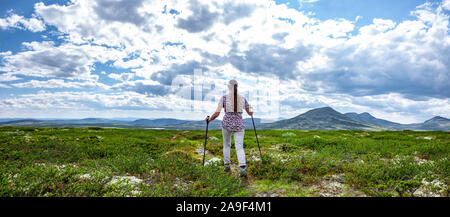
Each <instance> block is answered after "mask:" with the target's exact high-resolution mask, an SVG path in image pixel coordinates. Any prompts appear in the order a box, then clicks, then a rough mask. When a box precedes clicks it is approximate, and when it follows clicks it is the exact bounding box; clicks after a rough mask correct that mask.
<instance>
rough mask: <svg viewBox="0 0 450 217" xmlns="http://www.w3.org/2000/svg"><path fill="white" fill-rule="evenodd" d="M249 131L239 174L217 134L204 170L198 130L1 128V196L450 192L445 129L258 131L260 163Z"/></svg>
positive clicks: (448, 135) (209, 146)
mask: <svg viewBox="0 0 450 217" xmlns="http://www.w3.org/2000/svg"><path fill="white" fill-rule="evenodd" d="M245 134H246V136H245V140H244V144H245V151H246V156H247V164H248V172H249V174H248V178H247V179H240V178H239V177H238V168H237V166H236V165H232V172H231V173H225V172H223V166H222V165H221V159H222V135H221V131H218V130H212V131H210V132H208V135H209V139H208V144H207V152H206V160H207V165H206V166H205V167H203V166H202V165H201V163H202V157H203V142H204V131H195V130H193V131H175V130H144V129H113V128H99V127H88V128H41V127H37V128H36V127H10V126H6V127H0V158H1V160H0V170H1V172H0V196H9V197H22V196H25V197H26V196H44V197H47V196H48V197H55V196H58V197H60V196H62V197H71V196H87V197H91V196H139V197H147V196H149V197H154V196H158V197H181V196H193V197H204V196H213V197H223V196H232V197H240V196H267V197H284V196H290V197H305V196H324V197H331V196H351V197H353V196H356V197H360V196H377V197H428V196H444V197H448V196H449V182H450V179H449V174H450V171H449V169H450V164H449V157H450V156H449V154H450V133H449V132H432V131H428V132H416V131H386V132H368V131H302V130H262V131H258V137H259V139H260V145H261V151H262V153H263V157H262V159H261V158H260V156H259V151H258V146H257V144H256V140H255V137H254V134H253V131H252V130H250V129H249V130H248V131H247V132H246V133H245ZM232 142H234V141H232ZM231 156H232V162H233V163H236V162H237V159H236V153H235V150H234V149H232V153H231Z"/></svg>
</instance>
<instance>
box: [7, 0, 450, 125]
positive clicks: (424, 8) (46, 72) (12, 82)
mask: <svg viewBox="0 0 450 217" xmlns="http://www.w3.org/2000/svg"><path fill="white" fill-rule="evenodd" d="M449 10H450V1H449V0H443V1H440V0H435V1H418V0H407V1H406V0H405V1H388V0H378V1H375V0H365V1H359V0H317V1H314V0H312V1H311V0H295V1H285V0H283V1H281V0H280V1H275V2H274V1H271V0H251V1H231V0H230V1H215V0H205V1H197V0H190V1H175V0H174V1H146V0H144V1H141V0H129V1H111V0H96V1H82V0H78V1H75V0H73V1H61V0H52V1H35V0H33V1H30V0H27V1H25V0H15V1H10V0H5V1H2V4H1V5H0V118H12V117H14V118H84V117H104V118H114V117H136V118H158V117H175V118H186V117H189V119H200V118H202V117H203V116H206V115H208V114H210V113H212V112H213V111H214V110H215V107H216V103H217V100H218V99H219V97H220V96H221V95H222V94H224V93H225V92H226V88H225V84H226V82H227V80H229V79H236V80H238V81H239V82H240V90H241V92H242V94H243V95H245V96H246V97H248V98H249V101H250V102H251V104H252V102H253V106H254V108H255V111H256V114H258V115H259V116H260V117H262V118H268V119H277V118H288V117H293V116H296V115H298V114H300V113H302V112H305V111H307V110H309V109H313V108H317V107H322V106H331V107H333V108H335V109H336V110H338V111H340V112H370V113H371V114H373V115H374V116H376V117H379V118H384V119H388V120H391V121H397V122H401V123H413V122H422V121H424V120H427V119H429V118H432V117H433V116H436V115H440V116H444V117H450V103H449V101H450V100H449V97H450V78H449V76H450V72H449V68H450V67H449V64H450V58H449V53H450V37H449V14H450V12H449ZM195 70H201V83H200V87H198V86H195V85H196V83H195V82H198V81H200V80H199V79H197V80H195V78H200V77H198V76H197V77H195V76H196V75H194V74H195V72H194V71H195ZM268 81H270V82H272V83H270V82H269V83H270V84H269V83H268ZM273 81H276V82H277V85H276V88H274V87H273V86H271V85H274V84H273ZM180 85H181V86H183V85H184V86H183V87H187V89H186V91H185V90H184V89H180V88H179V87H181V86H180ZM211 85H213V86H211ZM268 85H269V86H268ZM175 86H177V87H175ZM268 90H271V91H269V92H268ZM198 92H200V94H198ZM275 92H276V95H273V96H272V95H271V97H275V98H273V99H274V100H275V101H276V103H275V104H274V105H275V106H268V105H266V104H267V103H266V102H265V101H263V100H261V99H266V98H268V97H267V94H274V93H275ZM183 94H184V95H183ZM186 94H188V95H189V94H190V96H188V95H186ZM271 99H272V98H271ZM269 104H270V103H269ZM274 107H276V109H274ZM186 108H189V109H186Z"/></svg>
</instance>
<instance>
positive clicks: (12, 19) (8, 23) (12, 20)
mask: <svg viewBox="0 0 450 217" xmlns="http://www.w3.org/2000/svg"><path fill="white" fill-rule="evenodd" d="M10 28H17V29H23V30H28V31H31V32H42V31H44V30H45V28H46V27H45V24H44V23H43V22H42V20H40V19H38V18H37V17H31V18H28V19H27V18H24V17H23V16H19V15H17V14H12V13H10V14H9V16H8V17H6V18H0V29H10Z"/></svg>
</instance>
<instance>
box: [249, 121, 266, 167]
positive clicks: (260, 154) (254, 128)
mask: <svg viewBox="0 0 450 217" xmlns="http://www.w3.org/2000/svg"><path fill="white" fill-rule="evenodd" d="M251 117H252V123H253V130H255V136H256V142H257V143H258V149H259V156H260V157H261V162H262V161H263V158H262V153H261V147H260V146H259V140H258V134H257V133H256V127H255V121H254V120H253V115H252V116H251Z"/></svg>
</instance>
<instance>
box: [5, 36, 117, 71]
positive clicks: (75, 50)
mask: <svg viewBox="0 0 450 217" xmlns="http://www.w3.org/2000/svg"><path fill="white" fill-rule="evenodd" d="M23 45H24V47H26V48H27V49H28V50H27V51H23V52H18V53H16V54H11V55H5V56H3V66H0V71H4V72H7V73H8V74H9V75H25V76H34V77H44V78H45V77H49V78H52V77H53V78H66V79H81V80H92V79H93V80H95V79H96V76H93V75H92V74H91V71H93V70H94V63H105V62H106V61H108V60H115V59H118V58H120V57H124V56H123V54H122V53H121V52H120V50H115V49H111V48H105V47H102V46H91V45H79V46H77V45H74V44H62V45H60V46H55V45H54V43H53V42H49V41H43V42H31V43H27V42H24V43H23Z"/></svg>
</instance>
